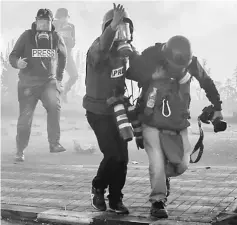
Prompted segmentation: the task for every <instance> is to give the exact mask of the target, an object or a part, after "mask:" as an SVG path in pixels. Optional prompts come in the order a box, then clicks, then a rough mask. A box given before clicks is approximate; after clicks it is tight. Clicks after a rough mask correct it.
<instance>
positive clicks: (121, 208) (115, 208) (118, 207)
mask: <svg viewBox="0 0 237 225" xmlns="http://www.w3.org/2000/svg"><path fill="white" fill-rule="evenodd" d="M109 208H110V211H112V212H116V213H118V214H129V211H128V208H127V207H126V206H125V205H124V204H123V202H122V200H119V201H118V202H117V203H113V202H111V201H110V202H109Z"/></svg>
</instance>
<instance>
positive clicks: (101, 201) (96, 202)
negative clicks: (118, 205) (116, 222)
mask: <svg viewBox="0 0 237 225" xmlns="http://www.w3.org/2000/svg"><path fill="white" fill-rule="evenodd" d="M104 194H105V191H103V190H100V189H96V188H94V187H92V190H91V205H92V207H93V208H95V209H97V210H99V211H106V208H107V207H106V204H105V198H104Z"/></svg>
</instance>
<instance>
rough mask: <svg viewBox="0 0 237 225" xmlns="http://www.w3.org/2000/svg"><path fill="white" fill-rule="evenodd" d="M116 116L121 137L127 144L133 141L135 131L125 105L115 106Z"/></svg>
mask: <svg viewBox="0 0 237 225" xmlns="http://www.w3.org/2000/svg"><path fill="white" fill-rule="evenodd" d="M114 115H115V118H116V122H117V126H118V129H119V132H120V135H121V137H122V138H123V139H124V140H125V141H127V142H128V141H131V140H132V139H133V130H132V127H131V125H130V124H129V121H128V117H127V114H126V110H125V107H124V104H122V103H118V104H116V105H114Z"/></svg>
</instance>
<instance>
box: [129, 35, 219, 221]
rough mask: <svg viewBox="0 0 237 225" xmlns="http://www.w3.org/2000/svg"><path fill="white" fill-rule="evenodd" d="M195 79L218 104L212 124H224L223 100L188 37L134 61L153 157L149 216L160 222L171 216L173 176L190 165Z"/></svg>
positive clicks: (146, 143)
mask: <svg viewBox="0 0 237 225" xmlns="http://www.w3.org/2000/svg"><path fill="white" fill-rule="evenodd" d="M192 77H195V78H196V79H197V80H198V81H199V83H200V86H201V88H203V89H204V90H205V92H206V96H207V98H208V99H209V101H210V102H211V103H212V104H213V116H212V118H211V120H212V121H213V123H214V121H215V123H220V121H221V120H222V119H223V116H222V113H221V103H222V102H221V101H220V95H219V93H218V91H217V89H216V87H215V85H214V82H213V80H212V79H211V78H210V77H209V76H208V75H207V73H206V72H205V70H204V69H203V68H202V66H201V65H200V63H199V62H198V60H197V58H196V57H195V56H193V55H192V50H191V44H190V42H189V40H188V39H187V38H185V37H183V36H174V37H172V38H170V39H169V40H168V41H167V42H166V43H156V44H155V45H154V46H151V47H149V48H147V49H145V50H144V51H143V52H142V54H141V55H140V56H138V57H136V59H135V60H133V61H131V63H130V68H129V69H128V78H129V79H132V80H135V81H137V82H138V84H139V86H141V87H142V93H141V96H140V99H139V100H138V106H137V108H138V114H139V120H140V121H141V122H142V130H143V143H141V144H140V147H141V148H144V147H145V150H146V152H147V155H148V158H149V174H150V182H151V193H150V198H149V200H150V202H151V203H152V206H151V209H150V213H151V215H152V216H155V217H157V218H167V217H168V212H167V210H166V208H165V203H166V201H167V197H168V195H169V191H170V190H169V188H170V183H169V177H173V176H178V175H181V174H182V173H184V172H185V171H186V170H187V168H188V165H189V162H190V154H191V152H192V151H191V145H190V142H189V139H188V129H187V127H188V126H190V123H189V121H188V119H190V113H189V105H190V101H191V98H190V82H191V78H192ZM218 121H219V122H218ZM143 144H144V146H143Z"/></svg>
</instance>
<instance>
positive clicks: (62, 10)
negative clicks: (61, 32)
mask: <svg viewBox="0 0 237 225" xmlns="http://www.w3.org/2000/svg"><path fill="white" fill-rule="evenodd" d="M67 16H69V13H68V10H67V9H66V8H59V9H57V11H56V13H55V18H56V19H61V18H63V17H67Z"/></svg>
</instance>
